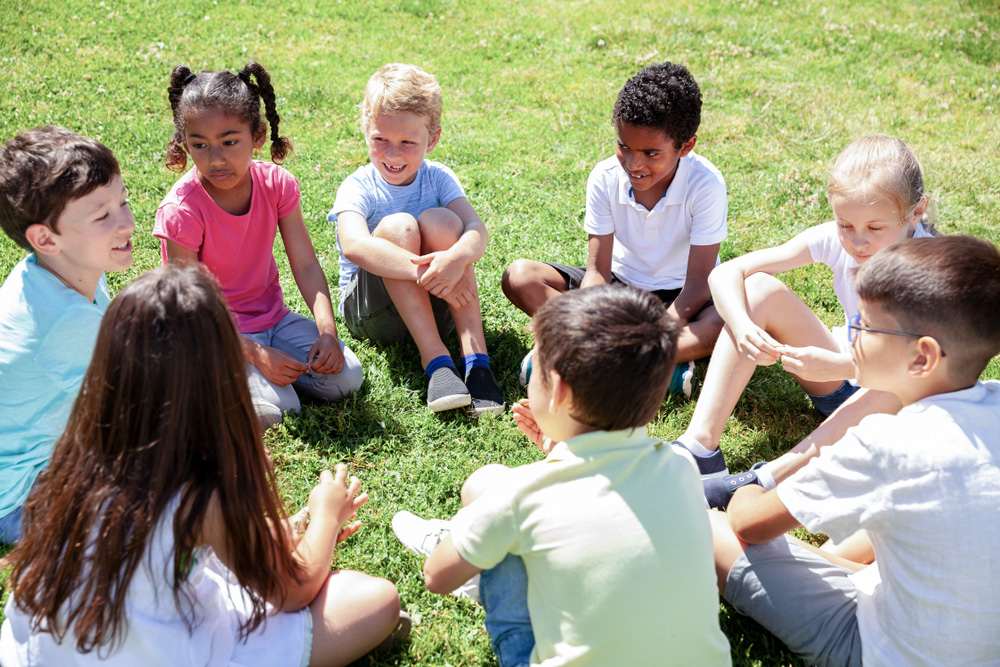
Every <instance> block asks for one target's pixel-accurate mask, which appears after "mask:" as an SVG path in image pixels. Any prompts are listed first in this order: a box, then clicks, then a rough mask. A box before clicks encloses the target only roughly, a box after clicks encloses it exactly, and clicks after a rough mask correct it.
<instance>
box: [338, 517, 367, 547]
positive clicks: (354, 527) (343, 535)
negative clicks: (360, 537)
mask: <svg viewBox="0 0 1000 667" xmlns="http://www.w3.org/2000/svg"><path fill="white" fill-rule="evenodd" d="M360 529H361V522H360V521H354V522H352V523H349V524H348V525H346V526H344V527H343V528H341V529H340V532H339V533H337V542H338V543H340V542H343V541H344V540H346V539H347V538H349V537H350V536H351V535H353V534H354V533H356V532H358V530H360Z"/></svg>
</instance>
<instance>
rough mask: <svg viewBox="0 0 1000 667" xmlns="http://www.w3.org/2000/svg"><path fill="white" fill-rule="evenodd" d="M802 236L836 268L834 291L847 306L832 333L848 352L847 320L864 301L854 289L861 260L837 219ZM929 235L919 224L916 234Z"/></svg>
mask: <svg viewBox="0 0 1000 667" xmlns="http://www.w3.org/2000/svg"><path fill="white" fill-rule="evenodd" d="M799 236H800V237H802V238H804V239H805V240H806V243H807V244H808V246H809V254H810V255H811V256H812V260H813V261H814V262H821V263H823V264H826V265H827V266H829V267H830V269H831V270H832V271H833V291H834V293H835V294H836V295H837V301H839V302H840V306H841V307H842V308H843V309H844V325H845V326H843V327H836V328H834V330H833V334H834V337H835V338H836V339H837V342H838V343H839V344H840V349H841V350H842V351H844V352H847V351H848V350H849V349H850V344H849V343H848V340H847V327H846V324H847V323H848V322H849V321H850V319H851V318H852V317H854V316H855V315H857V314H858V313H859V310H858V304H860V303H861V297H859V296H858V290H856V289H854V273H855V272H856V271H857V270H858V262H857V260H856V259H854V258H853V257H851V256H850V254H848V252H847V251H846V250H844V246H843V244H842V243H841V242H840V236H839V235H838V233H837V221H836V220H831V221H830V222H824V223H823V224H820V225H815V226H813V227H810V228H809V229H807V230H805V231H804V232H801V233H800V234H799ZM930 236H933V234H930V233H929V232H927V231H926V230H925V229H924V227H923V225H917V226H916V229H914V232H913V238H916V239H922V238H928V237H930Z"/></svg>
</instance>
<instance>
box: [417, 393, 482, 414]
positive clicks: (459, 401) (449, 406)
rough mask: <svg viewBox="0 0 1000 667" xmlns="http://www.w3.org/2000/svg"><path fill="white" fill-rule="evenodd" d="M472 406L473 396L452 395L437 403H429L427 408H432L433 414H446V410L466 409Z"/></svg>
mask: <svg viewBox="0 0 1000 667" xmlns="http://www.w3.org/2000/svg"><path fill="white" fill-rule="evenodd" d="M471 404H472V395H471V394H452V395H451V396H442V397H441V398H439V399H437V400H436V401H430V402H428V403H427V407H428V408H430V410H431V412H444V411H445V410H455V409H456V408H464V407H465V406H467V405H471Z"/></svg>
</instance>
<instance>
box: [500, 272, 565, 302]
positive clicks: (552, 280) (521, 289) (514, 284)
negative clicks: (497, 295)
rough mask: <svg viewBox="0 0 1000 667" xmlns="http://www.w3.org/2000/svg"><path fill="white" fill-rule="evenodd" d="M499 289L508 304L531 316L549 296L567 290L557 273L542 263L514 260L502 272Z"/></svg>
mask: <svg viewBox="0 0 1000 667" xmlns="http://www.w3.org/2000/svg"><path fill="white" fill-rule="evenodd" d="M500 287H501V289H503V293H504V295H505V296H506V297H507V298H508V299H510V302H511V303H513V304H514V305H515V306H517V307H518V308H519V309H520V310H523V311H524V312H526V313H527V314H528V315H533V314H534V313H535V311H536V310H538V309H539V308H541V307H542V304H544V303H545V302H546V301H547V300H548V299H549V297H550V296H552V295H554V294H556V293H557V292H560V291H565V290H566V289H567V287H568V286H567V285H566V281H565V280H563V279H562V276H561V275H560V274H559V272H558V271H556V270H555V269H553V268H552V267H551V266H549V265H548V264H545V263H544V262H536V261H533V260H530V259H518V260H515V261H514V262H513V263H512V264H511V265H510V266H508V267H507V270H506V271H504V272H503V277H502V278H501V280H500Z"/></svg>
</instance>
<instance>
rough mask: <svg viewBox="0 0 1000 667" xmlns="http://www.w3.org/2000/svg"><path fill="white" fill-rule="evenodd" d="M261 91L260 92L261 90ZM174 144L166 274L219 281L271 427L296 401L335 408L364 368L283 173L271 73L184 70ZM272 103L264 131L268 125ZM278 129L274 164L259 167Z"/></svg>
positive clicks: (252, 67) (179, 70) (159, 214)
mask: <svg viewBox="0 0 1000 667" xmlns="http://www.w3.org/2000/svg"><path fill="white" fill-rule="evenodd" d="M254 80H256V83H254ZM167 90H168V93H169V96H170V106H171V110H172V111H173V117H174V136H173V137H172V138H171V139H170V143H169V144H167V167H168V168H169V169H171V170H174V171H183V170H184V169H185V167H186V166H187V157H188V155H190V156H191V159H192V161H193V162H194V167H193V168H192V169H191V170H189V171H188V172H187V173H185V174H184V175H183V176H182V177H181V178H180V179H179V180H178V181H177V183H175V184H174V187H173V188H172V189H171V190H170V193H169V194H168V195H167V196H166V197H165V198H164V200H163V203H162V204H160V208H159V209H158V210H157V211H156V224H155V226H154V227H153V234H154V235H156V236H157V237H159V238H160V239H161V252H162V256H163V263H164V264H166V263H167V262H190V261H197V262H201V263H202V264H203V265H204V266H205V267H206V268H207V269H208V270H209V271H210V272H211V273H212V275H214V276H215V278H216V280H217V281H218V283H219V286H220V287H221V288H222V292H223V294H224V295H225V297H226V302H227V303H228V304H229V309H230V311H231V312H232V314H233V318H234V319H235V321H236V326H237V329H238V330H239V332H240V334H242V337H241V341H242V344H243V355H244V357H245V358H246V360H247V363H248V364H249V366H250V367H249V368H248V381H249V384H250V393H251V397H252V399H253V404H254V409H255V411H256V413H257V417H258V419H259V420H260V423H261V425H262V426H263V427H265V428H266V427H269V426H272V425H274V424H276V423H278V422H280V421H281V418H282V415H283V413H284V412H287V411H289V410H291V411H298V409H299V398H298V395H297V394H296V390H298V391H300V392H305V393H306V395H308V396H311V397H313V398H318V399H324V400H336V399H339V398H341V397H342V396H344V395H346V394H350V393H353V392H355V391H357V389H358V388H359V387H360V386H361V381H362V379H363V376H362V371H361V363H360V362H359V361H358V359H357V357H356V356H355V355H354V353H353V352H351V350H350V349H348V348H347V347H346V346H345V345H344V343H343V342H342V341H341V340H340V339H339V337H338V336H337V325H336V322H335V321H334V316H333V307H332V305H331V302H330V292H329V288H328V286H327V282H326V276H325V275H324V273H323V269H322V268H321V267H320V265H319V261H318V260H317V259H316V252H315V251H314V250H313V246H312V242H311V241H310V239H309V232H308V231H307V230H306V226H305V222H304V221H303V218H302V209H301V207H300V206H299V184H298V182H297V181H296V180H295V177H294V176H292V175H291V174H290V173H288V171H286V170H285V169H283V168H282V167H280V166H279V165H278V164H277V163H280V162H281V160H283V159H284V157H285V155H286V154H287V153H288V151H289V150H290V149H291V143H290V142H289V141H288V139H287V138H286V137H282V136H279V134H278V122H279V116H278V112H277V110H276V109H275V96H274V88H273V87H272V86H271V78H270V76H269V75H268V73H267V71H266V70H265V69H264V68H263V67H262V66H261V65H259V64H258V63H248V64H247V66H246V67H244V68H243V69H242V70H240V71H239V72H238V73H237V74H233V73H232V72H225V71H223V72H208V71H202V72H200V73H198V74H195V73H194V72H192V71H191V70H190V69H188V68H187V67H185V66H183V65H181V66H179V67H176V68H175V69H174V71H173V73H172V74H171V76H170V86H169V87H168V89H167ZM262 99H263V102H264V111H265V116H266V119H267V123H264V122H263V121H262V120H261V114H260V104H261V100H262ZM268 125H270V130H271V159H272V161H273V162H272V163H267V162H261V161H259V160H254V159H253V154H254V151H255V150H256V149H259V148H261V147H263V145H264V141H265V138H266V136H267V128H268ZM277 232H281V241H282V243H283V244H284V246H285V253H286V254H287V256H288V263H289V265H290V266H291V269H292V276H293V277H294V278H295V284H296V285H297V286H298V288H299V292H300V293H301V294H302V298H303V299H304V300H305V302H306V304H307V305H308V306H309V310H310V311H312V314H313V317H314V318H315V321H314V320H310V319H308V318H306V317H303V316H302V315H299V314H297V313H293V312H291V311H290V310H289V309H288V308H287V307H286V306H285V302H284V297H283V295H282V292H281V285H280V284H279V282H278V266H277V263H276V262H275V259H274V254H273V250H272V249H273V246H274V238H275V235H276V234H277Z"/></svg>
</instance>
